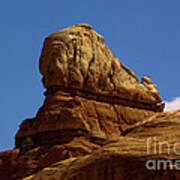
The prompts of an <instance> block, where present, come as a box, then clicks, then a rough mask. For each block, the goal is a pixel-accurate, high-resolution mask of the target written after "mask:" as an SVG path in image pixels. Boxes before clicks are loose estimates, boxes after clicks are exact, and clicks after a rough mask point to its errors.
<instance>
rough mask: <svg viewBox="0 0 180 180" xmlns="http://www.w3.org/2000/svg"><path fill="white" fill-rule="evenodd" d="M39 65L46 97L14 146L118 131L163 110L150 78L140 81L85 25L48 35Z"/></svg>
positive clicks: (27, 121)
mask: <svg viewBox="0 0 180 180" xmlns="http://www.w3.org/2000/svg"><path fill="white" fill-rule="evenodd" d="M39 67H40V72H41V74H42V75H43V80H42V81H43V84H44V87H45V88H46V92H45V96H46V99H45V102H44V105H43V106H42V107H41V108H40V110H39V112H38V113H37V116H36V117H35V118H34V119H28V120H25V121H24V122H23V123H22V125H21V127H20V130H19V131H18V133H17V134H16V147H20V146H21V145H22V143H23V141H24V139H26V138H27V137H28V136H31V138H32V139H33V140H34V143H35V144H36V146H38V145H45V144H49V143H51V144H56V143H64V142H68V141H69V140H71V139H72V138H73V137H74V136H86V137H88V138H92V137H93V138H99V139H104V138H107V137H113V136H119V135H121V134H122V133H123V129H124V128H126V127H128V126H129V125H132V124H134V123H136V122H137V121H141V120H143V119H144V118H145V117H148V116H151V115H153V114H154V113H155V112H161V111H162V110H163V104H162V103H161V98H160V96H159V92H158V91H157V88H156V85H154V84H153V83H152V81H151V80H150V78H149V77H144V78H143V79H142V83H140V82H139V80H138V78H137V77H136V76H135V74H134V73H133V72H132V71H131V70H129V69H128V68H126V67H125V66H124V65H122V63H121V62H120V61H119V59H117V58H116V57H115V56H114V55H113V54H112V52H111V51H110V50H109V49H108V47H107V46H106V45H105V43H104V39H103V37H102V36H101V35H99V34H97V33H96V32H95V31H94V30H93V29H92V28H91V26H90V25H86V24H80V25H75V26H72V27H70V28H67V29H64V30H61V31H58V32H56V33H54V34H52V35H50V36H48V37H47V38H46V39H45V42H44V47H43V49H42V54H41V57H40V63H39ZM55 137H56V138H55Z"/></svg>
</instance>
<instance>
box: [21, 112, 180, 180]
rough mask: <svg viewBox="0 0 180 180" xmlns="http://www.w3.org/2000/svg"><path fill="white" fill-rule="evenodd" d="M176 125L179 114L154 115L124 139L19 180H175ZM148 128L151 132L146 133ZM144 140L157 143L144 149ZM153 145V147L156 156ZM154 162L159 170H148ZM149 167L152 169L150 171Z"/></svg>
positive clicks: (117, 139) (121, 138)
mask: <svg viewBox="0 0 180 180" xmlns="http://www.w3.org/2000/svg"><path fill="white" fill-rule="evenodd" d="M179 121H180V111H175V112H170V113H161V114H158V115H156V116H154V117H153V118H152V117H151V118H149V119H147V120H145V121H144V122H143V123H142V124H141V125H140V124H136V127H133V128H132V129H131V130H129V132H128V133H127V134H126V135H125V136H122V137H119V138H116V139H111V140H109V141H108V142H107V143H106V144H104V146H102V147H101V148H99V149H98V150H95V151H94V152H92V153H91V154H88V155H85V156H80V157H77V158H76V157H73V158H69V159H66V160H63V161H59V162H57V163H54V164H52V165H51V166H48V167H46V168H44V169H42V170H41V171H39V172H38V173H36V174H32V175H31V176H29V177H26V178H24V179H23V180H40V179H44V180H50V179H53V180H58V179H64V180H84V179H93V180H104V179H107V180H128V179H131V180H144V179H146V180H164V179H174V180H178V179H179V178H180V173H179V171H177V170H179V169H180V167H179V165H176V161H178V160H179V158H180V154H177V153H176V152H175V151H174V145H175V143H178V142H179V135H180V132H179V130H178V129H179V127H180V124H179ZM152 127H153V132H152V133H150V132H151V130H152V129H151V128H152ZM147 128H150V129H149V130H147ZM167 129H169V131H168V132H166V130H167ZM160 131H161V132H160ZM147 132H149V134H148V135H147ZM138 133H139V136H138V137H136V134H138ZM144 134H146V135H145V136H144ZM132 136H133V137H132ZM148 137H149V138H152V140H153V138H154V137H156V138H157V139H156V141H157V142H153V141H151V142H150V144H149V145H148V146H147V138H148ZM158 142H167V143H168V145H169V147H168V146H167V144H165V145H163V148H162V149H161V150H162V151H161V152H159V151H158V150H159V149H158V145H159V144H158ZM154 143H156V145H157V148H156V149H157V151H156V152H155V151H154V147H155V144H154ZM147 148H149V152H148V151H147V150H148V149H147ZM169 149H170V152H169ZM177 151H178V152H179V148H177ZM149 160H151V161H149ZM157 160H161V165H160V166H159V169H157V168H158V166H157V165H156V166H152V164H151V165H150V166H148V161H149V162H152V161H155V162H156V161H157ZM162 160H164V162H163V161H162ZM149 167H150V168H152V167H155V168H156V169H154V170H152V169H151V170H150V169H148V168H149ZM178 168H179V169H178Z"/></svg>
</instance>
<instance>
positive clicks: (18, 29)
mask: <svg viewBox="0 0 180 180" xmlns="http://www.w3.org/2000/svg"><path fill="white" fill-rule="evenodd" d="M78 23H89V24H91V25H92V26H93V28H94V29H95V30H96V31H97V32H98V33H100V34H102V35H103V36H104V37H105V41H106V44H107V45H108V46H109V48H110V49H111V50H112V52H113V53H114V54H115V55H116V56H117V57H118V58H119V59H120V60H121V62H122V63H123V64H125V65H126V66H127V67H129V68H130V69H131V70H133V71H134V72H135V73H136V75H137V76H138V77H142V76H145V75H150V76H151V78H152V80H153V81H154V82H155V83H156V84H157V85H158V89H159V91H160V94H161V96H162V98H163V100H164V101H172V100H173V98H176V100H177V99H179V98H177V97H179V96H180V92H179V89H180V83H179V77H180V71H179V67H180V1H178V0H173V1H170V0H151V1H148V0H136V1H135V0H111V1H109V0H91V1H85V0H76V1H73V0H72V1H68V0H66V1H64V0H61V1H59V0H51V1H50V0H38V1H37V0H36V1H35V0H31V1H24V0H18V1H8V0H7V1H2V2H1V5H0V82H1V84H0V87H1V89H0V113H1V114H0V117H1V126H0V150H1V151H2V150H6V149H10V148H13V147H14V136H15V133H16V132H17V130H18V126H19V125H20V123H21V122H22V120H23V119H25V118H31V117H33V116H35V114H36V112H37V110H38V109H39V107H40V106H41V105H42V103H43V100H44V96H43V92H44V88H43V86H42V83H41V75H40V73H39V70H38V59H39V56H40V52H41V48H42V45H43V40H44V38H45V37H46V36H47V35H48V34H50V33H52V32H55V31H57V30H59V29H62V28H65V27H68V26H71V25H73V24H78ZM179 101H180V100H179Z"/></svg>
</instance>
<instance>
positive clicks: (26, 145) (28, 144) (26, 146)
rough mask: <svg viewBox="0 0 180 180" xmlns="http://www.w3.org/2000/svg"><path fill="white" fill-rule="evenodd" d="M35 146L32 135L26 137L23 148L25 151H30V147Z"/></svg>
mask: <svg viewBox="0 0 180 180" xmlns="http://www.w3.org/2000/svg"><path fill="white" fill-rule="evenodd" d="M33 147H34V142H33V140H32V138H31V137H27V138H26V139H24V141H23V142H22V146H21V148H22V150H24V151H28V150H30V149H32V148H33Z"/></svg>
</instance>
